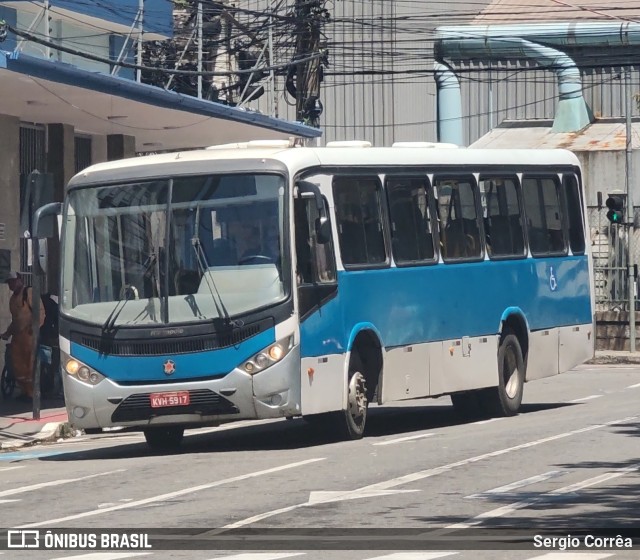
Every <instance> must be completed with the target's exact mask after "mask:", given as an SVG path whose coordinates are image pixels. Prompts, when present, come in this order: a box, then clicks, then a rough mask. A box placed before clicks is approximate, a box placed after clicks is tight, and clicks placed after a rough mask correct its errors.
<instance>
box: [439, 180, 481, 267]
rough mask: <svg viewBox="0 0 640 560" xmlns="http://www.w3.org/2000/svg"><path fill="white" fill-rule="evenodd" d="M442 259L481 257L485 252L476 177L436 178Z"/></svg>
mask: <svg viewBox="0 0 640 560" xmlns="http://www.w3.org/2000/svg"><path fill="white" fill-rule="evenodd" d="M435 185H436V189H437V193H438V220H439V223H440V244H441V251H442V258H443V259H444V260H445V261H447V260H451V259H468V258H478V257H480V256H481V255H482V247H481V245H480V228H479V226H478V213H477V211H476V203H475V196H474V191H475V180H474V179H473V178H465V179H450V178H442V177H439V178H436V180H435Z"/></svg>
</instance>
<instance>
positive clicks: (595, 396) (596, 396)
mask: <svg viewBox="0 0 640 560" xmlns="http://www.w3.org/2000/svg"><path fill="white" fill-rule="evenodd" d="M600 397H602V395H589V396H588V397H582V398H581V399H573V400H572V401H567V402H570V403H574V402H584V401H590V400H593V399H599V398H600Z"/></svg>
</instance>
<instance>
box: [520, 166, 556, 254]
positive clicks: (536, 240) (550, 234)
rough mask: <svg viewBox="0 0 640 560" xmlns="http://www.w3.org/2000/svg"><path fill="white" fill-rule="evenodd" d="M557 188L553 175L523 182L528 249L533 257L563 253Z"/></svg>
mask: <svg viewBox="0 0 640 560" xmlns="http://www.w3.org/2000/svg"><path fill="white" fill-rule="evenodd" d="M559 186H560V185H559V182H558V180H557V177H556V176H555V175H553V176H548V177H525V178H524V179H523V181H522V192H523V196H524V206H525V211H526V214H527V226H528V231H529V247H530V248H531V254H532V255H534V256H544V255H548V254H556V255H558V254H565V253H566V240H565V235H564V228H563V225H562V222H563V220H562V206H561V204H560V192H559Z"/></svg>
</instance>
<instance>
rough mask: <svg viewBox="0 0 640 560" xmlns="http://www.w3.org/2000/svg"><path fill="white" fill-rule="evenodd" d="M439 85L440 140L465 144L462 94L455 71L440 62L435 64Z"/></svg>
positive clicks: (435, 74) (459, 144)
mask: <svg viewBox="0 0 640 560" xmlns="http://www.w3.org/2000/svg"><path fill="white" fill-rule="evenodd" d="M434 70H435V73H434V76H435V79H436V84H437V86H438V88H437V89H438V141H439V142H450V143H452V144H456V145H458V146H462V145H463V137H462V94H461V92H460V82H459V81H458V77H457V76H456V75H455V73H454V71H453V70H452V69H451V68H450V67H449V66H447V65H446V64H442V63H440V62H436V63H435V65H434Z"/></svg>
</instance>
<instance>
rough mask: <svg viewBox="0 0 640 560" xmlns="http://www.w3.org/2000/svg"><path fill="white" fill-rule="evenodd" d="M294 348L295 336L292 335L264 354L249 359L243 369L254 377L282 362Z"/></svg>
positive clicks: (263, 351) (263, 352) (272, 345)
mask: <svg viewBox="0 0 640 560" xmlns="http://www.w3.org/2000/svg"><path fill="white" fill-rule="evenodd" d="M292 348H293V335H290V336H287V337H285V338H283V339H281V340H278V342H275V343H274V344H271V345H270V346H267V348H265V349H264V350H262V352H258V353H257V354H256V355H255V356H253V357H252V358H250V359H248V360H247V361H246V362H245V363H244V365H243V366H242V368H243V369H244V371H246V372H247V373H249V374H251V375H253V374H255V373H258V372H260V371H262V370H264V369H267V368H268V367H270V366H272V365H273V364H275V363H277V362H279V361H280V360H282V358H284V357H285V356H286V355H287V354H288V353H289V352H290V350H291V349H292Z"/></svg>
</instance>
